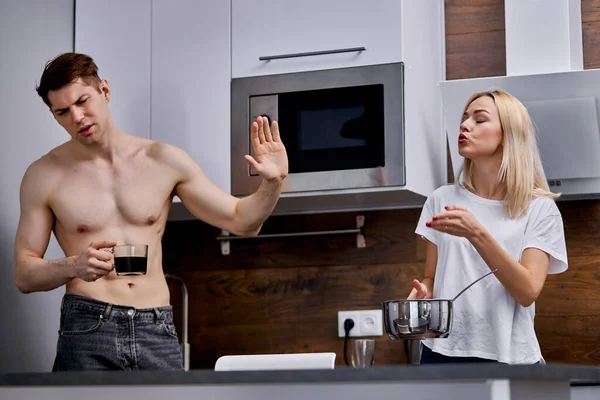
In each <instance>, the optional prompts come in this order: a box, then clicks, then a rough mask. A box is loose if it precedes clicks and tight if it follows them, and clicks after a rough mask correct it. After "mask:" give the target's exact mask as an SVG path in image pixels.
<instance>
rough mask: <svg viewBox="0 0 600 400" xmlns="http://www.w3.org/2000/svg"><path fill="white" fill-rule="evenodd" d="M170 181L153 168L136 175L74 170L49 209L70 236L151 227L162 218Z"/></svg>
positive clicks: (126, 172)
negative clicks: (123, 228) (108, 230)
mask: <svg viewBox="0 0 600 400" xmlns="http://www.w3.org/2000/svg"><path fill="white" fill-rule="evenodd" d="M173 188H174V184H173V180H172V179H171V178H170V177H169V176H168V175H167V174H165V173H164V172H161V171H160V170H156V169H153V168H147V169H145V170H139V171H117V172H110V173H107V172H105V171H97V172H95V171H89V170H75V171H72V172H70V173H68V174H65V176H64V178H63V179H61V183H60V187H59V188H58V190H55V192H54V193H53V195H52V197H51V199H50V206H51V208H52V211H53V213H54V215H55V217H56V220H57V222H58V223H59V224H60V226H61V227H62V229H64V230H66V231H67V232H69V233H76V232H79V233H84V232H94V231H101V230H104V229H107V228H109V229H110V228H118V227H130V226H145V225H151V224H153V223H154V222H156V221H157V220H159V219H161V217H163V213H165V212H167V211H165V209H167V210H168V207H166V205H167V204H168V202H170V200H171V194H172V192H173Z"/></svg>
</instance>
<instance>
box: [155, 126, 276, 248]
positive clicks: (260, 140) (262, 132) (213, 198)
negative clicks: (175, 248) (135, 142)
mask: <svg viewBox="0 0 600 400" xmlns="http://www.w3.org/2000/svg"><path fill="white" fill-rule="evenodd" d="M251 139H252V145H253V148H254V154H255V157H256V158H253V157H251V156H246V160H247V161H248V163H249V164H251V165H252V166H253V167H254V168H255V169H256V170H257V171H258V173H259V174H260V175H261V177H262V178H263V181H262V183H261V184H260V186H259V188H258V190H257V191H256V192H255V193H253V194H252V195H250V196H248V197H245V198H243V199H238V198H236V197H234V196H231V195H230V194H228V193H226V192H225V191H223V190H222V189H221V188H219V187H218V186H217V185H215V184H214V183H212V182H210V180H209V179H208V178H207V177H206V175H205V174H204V172H203V171H202V170H201V169H200V167H199V166H198V165H197V164H196V163H195V162H194V161H193V160H192V159H191V157H189V156H188V155H187V154H186V153H185V152H184V151H183V150H181V149H178V148H175V147H173V146H165V154H166V157H167V160H168V164H170V165H172V166H174V167H175V169H176V170H177V171H179V173H180V179H179V182H178V184H177V185H176V187H175V194H177V196H179V198H180V199H181V201H182V203H183V205H184V206H185V207H186V208H187V209H188V210H189V211H190V212H191V213H192V214H193V215H194V216H196V217H197V218H199V219H201V220H203V221H204V222H206V223H208V224H210V225H213V226H216V227H219V228H221V229H224V230H226V231H228V232H231V233H233V234H236V235H240V236H255V235H257V234H258V232H259V231H260V229H261V227H262V224H263V222H264V221H265V220H266V219H267V218H268V217H269V215H270V214H271V212H273V209H274V208H275V205H276V204H277V201H278V199H279V195H280V193H281V186H282V181H283V179H284V178H285V177H286V176H287V173H288V161H287V154H286V151H285V147H284V146H283V143H281V138H280V136H279V130H278V127H277V123H276V122H274V123H273V134H272V135H271V132H270V129H269V126H268V122H267V119H266V118H264V119H262V118H261V117H259V118H258V119H257V121H256V122H254V123H253V124H252V133H251Z"/></svg>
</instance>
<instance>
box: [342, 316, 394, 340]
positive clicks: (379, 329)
mask: <svg viewBox="0 0 600 400" xmlns="http://www.w3.org/2000/svg"><path fill="white" fill-rule="evenodd" d="M346 319H351V320H352V321H354V327H353V328H352V329H350V332H349V335H348V336H349V337H361V336H383V312H382V311H381V310H355V311H338V336H339V337H342V338H343V337H345V336H346V331H345V330H344V321H345V320H346Z"/></svg>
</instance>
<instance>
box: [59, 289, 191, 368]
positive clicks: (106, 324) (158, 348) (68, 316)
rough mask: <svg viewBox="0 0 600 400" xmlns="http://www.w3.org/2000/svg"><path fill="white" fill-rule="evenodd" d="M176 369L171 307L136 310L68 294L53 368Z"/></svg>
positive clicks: (177, 358) (177, 360) (180, 365)
mask: <svg viewBox="0 0 600 400" xmlns="http://www.w3.org/2000/svg"><path fill="white" fill-rule="evenodd" d="M142 369H144V370H157V369H160V370H178V369H183V359H182V356H181V349H180V347H179V341H178V338H177V332H176V330H175V326H174V325H173V308H172V307H171V306H165V307H156V308H146V309H135V308H133V307H127V306H120V305H114V304H109V303H104V302H101V301H97V300H94V299H91V298H89V297H84V296H78V295H72V294H66V295H65V296H64V297H63V301H62V306H61V315H60V329H59V332H58V344H57V349H56V359H55V361H54V366H53V368H52V370H53V371H83V370H142Z"/></svg>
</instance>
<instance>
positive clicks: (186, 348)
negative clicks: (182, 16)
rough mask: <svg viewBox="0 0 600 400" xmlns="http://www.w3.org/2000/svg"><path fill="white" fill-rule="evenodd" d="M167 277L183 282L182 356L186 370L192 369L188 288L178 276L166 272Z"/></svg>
mask: <svg viewBox="0 0 600 400" xmlns="http://www.w3.org/2000/svg"><path fill="white" fill-rule="evenodd" d="M165 278H167V279H172V280H174V281H177V282H179V283H180V284H181V297H182V299H181V302H182V307H183V310H182V321H181V324H182V330H183V332H182V335H181V356H182V358H183V369H184V370H185V371H189V370H190V344H189V342H188V318H189V304H188V290H187V286H186V284H185V281H184V280H183V279H181V278H180V277H178V276H175V275H172V274H165Z"/></svg>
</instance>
